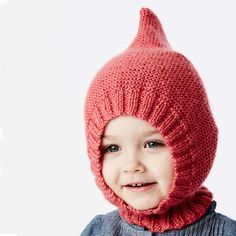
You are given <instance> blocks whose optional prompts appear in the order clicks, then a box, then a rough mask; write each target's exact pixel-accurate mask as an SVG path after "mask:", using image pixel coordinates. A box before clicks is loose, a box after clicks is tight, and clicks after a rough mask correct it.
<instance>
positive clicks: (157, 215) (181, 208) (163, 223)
mask: <svg viewBox="0 0 236 236" xmlns="http://www.w3.org/2000/svg"><path fill="white" fill-rule="evenodd" d="M140 16H141V17H140V25H139V29H138V33H137V35H136V37H135V39H134V41H133V42H132V43H131V45H130V46H129V47H128V48H127V49H126V50H125V51H124V52H123V53H121V54H120V55H118V56H116V57H114V58H113V59H112V60H110V61H109V62H108V63H106V64H105V65H104V66H103V67H102V69H101V70H100V71H99V72H98V73H97V75H96V76H95V78H94V80H93V81H92V83H91V85H90V87H89V90H88V94H87V98H86V104H85V121H86V136H87V148H88V155H89V158H90V161H91V169H92V172H93V174H94V175H95V178H96V183H97V185H98V187H99V188H100V189H101V191H102V192H103V194H104V196H105V197H106V198H107V199H108V200H109V201H110V202H111V203H113V204H114V205H116V206H117V207H118V208H119V212H120V215H121V216H122V217H123V218H124V219H126V220H127V221H128V222H130V223H133V224H137V225H140V226H143V227H144V228H147V229H148V230H149V231H152V232H163V231H166V230H170V229H180V228H182V227H184V226H187V225H189V224H192V223H194V222H195V221H197V220H198V219H199V218H200V217H201V216H202V215H204V213H205V212H206V211H207V209H208V207H209V205H210V203H211V201H212V194H211V193H210V192H209V191H208V190H207V189H206V188H205V187H203V186H202V183H203V181H204V180H205V178H206V177H207V175H208V173H209V171H210V169H211V167H212V164H213V160H214V156H215V152H216V146H217V136H218V131H217V127H216V125H215V122H214V119H213V116H212V113H211V109H210V107H209V103H208V98H207V95H206V92H205V89H204V86H203V83H202V81H201V79H200V77H199V75H198V73H197V71H196V70H195V68H194V67H193V65H192V64H191V62H190V61H189V60H188V59H187V58H186V57H185V56H183V55H182V54H180V53H178V52H176V51H174V50H172V48H171V47H170V45H169V43H168V41H167V39H166V36H165V34H164V31H163V29H162V26H161V23H160V21H159V20H158V18H157V16H156V15H155V14H154V13H153V12H152V11H151V10H149V9H147V8H142V9H141V11H140ZM121 115H129V116H134V117H137V118H140V119H142V120H144V121H147V122H149V124H151V125H152V126H153V127H155V128H156V129H158V130H159V132H160V133H161V134H162V136H163V137H164V138H165V141H166V143H167V145H168V147H169V148H170V150H171V153H172V158H173V162H174V180H173V183H172V186H171V189H170V191H169V193H168V195H167V196H166V197H165V198H164V199H163V200H162V201H161V202H160V203H159V205H158V206H156V207H155V208H152V209H148V210H137V209H134V208H132V207H131V206H129V205H127V204H126V203H125V202H124V201H123V200H122V199H121V198H119V197H118V196H116V195H115V193H114V192H113V191H112V190H111V189H110V188H109V187H108V186H107V185H106V183H105V181H104V178H103V176H102V154H101V151H100V147H101V137H102V135H103V133H104V130H105V127H106V125H107V124H108V122H109V121H110V120H112V119H114V118H116V117H118V116H121Z"/></svg>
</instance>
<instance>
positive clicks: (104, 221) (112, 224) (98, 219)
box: [81, 210, 121, 236]
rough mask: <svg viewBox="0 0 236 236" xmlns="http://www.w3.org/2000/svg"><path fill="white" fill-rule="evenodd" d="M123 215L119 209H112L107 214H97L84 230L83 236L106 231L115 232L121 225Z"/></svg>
mask: <svg viewBox="0 0 236 236" xmlns="http://www.w3.org/2000/svg"><path fill="white" fill-rule="evenodd" d="M120 222H121V217H120V215H119V211H118V210H114V211H111V212H109V213H107V214H105V215H97V216H95V217H94V218H93V219H92V220H91V221H90V222H89V224H88V225H87V227H86V228H85V229H84V231H83V232H82V234H81V236H87V235H90V236H91V235H102V233H104V232H109V231H111V232H113V231H114V230H115V228H116V227H119V225H120Z"/></svg>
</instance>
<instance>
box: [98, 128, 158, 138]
mask: <svg viewBox="0 0 236 236" xmlns="http://www.w3.org/2000/svg"><path fill="white" fill-rule="evenodd" d="M152 134H160V133H159V132H158V130H148V131H145V132H143V135H144V136H150V135H152ZM116 137H117V136H116V135H108V134H106V135H102V138H105V139H115V138H116Z"/></svg>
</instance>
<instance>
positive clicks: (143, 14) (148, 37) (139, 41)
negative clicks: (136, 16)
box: [129, 7, 171, 50]
mask: <svg viewBox="0 0 236 236" xmlns="http://www.w3.org/2000/svg"><path fill="white" fill-rule="evenodd" d="M134 47H158V48H162V49H166V50H171V47H170V45H169V43H168V41H167V38H166V36H165V33H164V30H163V28H162V25H161V22H160V21H159V19H158V17H157V16H156V15H155V14H154V13H153V12H152V11H151V10H150V9H149V8H145V7H143V8H141V10H140V20H139V28H138V33H137V35H136V37H135V39H134V40H133V42H132V43H131V45H130V46H129V49H130V48H134Z"/></svg>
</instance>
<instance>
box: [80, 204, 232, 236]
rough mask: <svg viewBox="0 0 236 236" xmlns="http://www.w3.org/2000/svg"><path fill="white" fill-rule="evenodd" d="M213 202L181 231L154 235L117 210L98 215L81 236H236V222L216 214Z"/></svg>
mask: <svg viewBox="0 0 236 236" xmlns="http://www.w3.org/2000/svg"><path fill="white" fill-rule="evenodd" d="M215 208H216V202H215V201H213V202H212V204H211V206H210V208H209V209H208V211H207V212H206V214H205V215H204V216H203V217H202V218H201V219H200V220H198V221H197V222H196V223H194V224H192V225H189V226H187V227H185V228H182V229H179V230H170V231H166V232H164V233H152V232H149V231H147V230H146V229H145V228H143V227H140V226H138V225H134V224H129V223H128V222H127V221H125V220H124V219H123V218H122V217H121V216H120V215H119V211H118V210H115V211H112V212H110V213H108V214H106V215H97V216H96V217H94V218H93V219H92V220H91V222H90V223H89V224H88V226H87V227H86V228H85V229H84V231H83V232H82V234H81V236H113V235H114V236H134V235H135V236H148V235H149V236H151V235H152V236H157V235H166V236H236V221H235V220H232V219H230V218H228V217H227V216H224V215H222V214H220V213H216V212H215Z"/></svg>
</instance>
